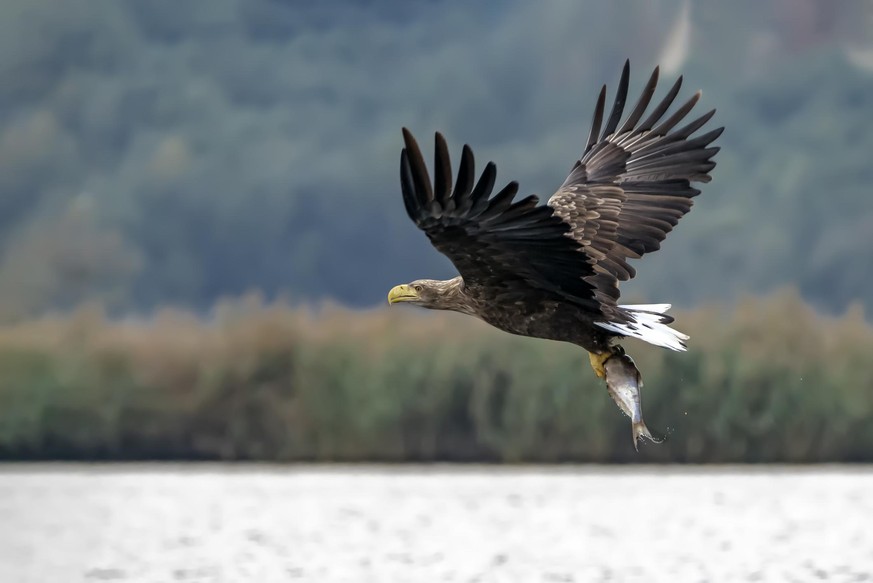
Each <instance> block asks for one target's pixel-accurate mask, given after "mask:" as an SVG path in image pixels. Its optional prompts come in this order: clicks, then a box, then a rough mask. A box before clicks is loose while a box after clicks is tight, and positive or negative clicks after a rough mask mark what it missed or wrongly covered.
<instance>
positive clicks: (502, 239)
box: [400, 62, 723, 318]
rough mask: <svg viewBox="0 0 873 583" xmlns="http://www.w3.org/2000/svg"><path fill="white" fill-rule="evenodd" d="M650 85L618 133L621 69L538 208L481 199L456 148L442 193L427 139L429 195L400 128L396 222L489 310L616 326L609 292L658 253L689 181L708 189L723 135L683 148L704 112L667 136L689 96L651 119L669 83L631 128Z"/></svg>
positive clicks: (440, 173)
mask: <svg viewBox="0 0 873 583" xmlns="http://www.w3.org/2000/svg"><path fill="white" fill-rule="evenodd" d="M658 74H659V72H658V69H655V70H654V72H653V73H652V75H651V76H650V78H649V80H648V82H647V83H646V85H645V87H644V89H643V91H642V93H641V95H640V98H639V99H638V100H637V102H636V104H635V105H634V108H633V110H632V111H631V113H630V115H629V116H628V117H627V119H625V120H624V123H622V122H621V119H622V115H623V112H624V107H625V104H626V101H627V95H628V85H629V78H630V66H629V63H627V62H626V63H625V66H624V69H623V70H622V74H621V78H620V80H619V85H618V91H617V92H616V98H615V99H614V100H613V104H612V107H611V110H610V114H609V118H608V119H607V120H606V124H605V125H604V124H603V120H604V112H605V106H606V87H605V86H604V87H603V89H602V90H601V92H600V95H599V96H598V99H597V104H596V107H595V110H594V116H593V120H592V124H591V132H590V134H589V136H588V140H587V142H586V145H585V150H584V152H583V154H582V157H581V159H579V160H578V161H577V162H576V164H575V165H574V166H573V169H572V171H571V172H570V175H569V176H568V177H567V179H566V180H565V181H564V184H563V185H562V186H561V188H560V189H559V190H558V191H557V192H556V193H555V194H554V195H553V196H552V197H551V198H550V199H549V202H548V205H540V204H539V201H538V199H537V197H536V196H529V197H527V198H524V199H522V200H519V201H515V195H516V194H517V192H518V185H517V184H516V183H515V182H510V183H509V184H507V185H506V186H505V187H504V188H503V189H502V190H500V191H499V192H498V193H497V194H495V195H493V196H492V191H493V189H494V184H495V180H496V170H495V166H494V164H493V163H491V162H489V163H488V164H487V165H486V166H485V168H484V170H483V171H482V175H481V176H480V177H479V180H478V181H475V163H474V157H473V152H472V150H470V148H469V146H466V145H465V146H464V149H463V152H462V154H461V162H460V165H459V168H458V174H457V177H456V178H455V181H454V186H453V185H452V169H451V162H450V158H449V152H448V147H447V146H446V142H445V139H444V138H443V136H442V135H441V134H436V141H435V148H434V166H433V168H434V181H433V185H431V181H430V178H429V176H428V171H427V166H426V165H425V162H424V158H423V157H422V155H421V150H420V149H419V147H418V144H417V143H416V141H415V139H414V138H413V137H412V134H410V133H409V131H408V130H407V129H405V128H404V129H403V139H404V142H405V145H406V147H405V148H404V149H403V152H402V153H401V162H400V182H401V187H402V191H403V200H404V204H405V206H406V211H407V213H408V214H409V216H410V218H411V219H412V220H413V221H414V222H415V223H416V225H418V226H419V227H420V228H421V229H422V230H424V231H425V233H427V235H428V237H429V238H430V240H431V242H432V243H433V245H434V246H435V247H436V248H437V249H438V250H439V251H440V252H442V253H443V254H445V255H446V256H447V257H448V258H449V259H450V260H451V261H452V263H453V264H454V265H455V267H456V268H457V269H458V271H459V272H460V274H461V275H462V276H463V278H464V282H465V285H467V286H473V287H475V286H479V287H480V290H482V291H484V292H487V294H490V295H492V296H493V297H494V298H495V300H498V301H499V300H504V301H507V300H509V301H543V300H544V299H546V298H551V299H560V300H563V301H571V302H574V303H576V304H578V305H580V306H583V307H585V308H586V309H589V310H591V311H592V312H599V313H601V314H602V315H604V316H605V317H607V318H620V317H621V316H620V314H618V311H617V310H616V300H617V299H618V297H619V292H618V282H619V281H624V280H627V279H630V278H631V277H633V276H634V273H635V272H634V269H633V268H632V267H631V266H630V265H628V263H627V259H631V258H639V257H641V256H642V255H644V254H645V253H649V252H652V251H654V250H656V249H658V248H659V246H660V244H661V241H663V240H664V238H665V237H666V235H667V233H669V232H670V231H671V230H672V228H673V227H674V226H675V225H676V223H677V222H678V221H679V219H681V218H682V216H684V215H685V214H686V213H687V212H688V211H689V210H690V208H691V202H692V201H691V199H692V198H693V197H694V196H696V195H697V194H699V192H700V191H699V190H697V189H696V188H694V187H692V186H691V182H694V181H698V182H708V181H709V180H710V176H709V172H710V171H711V170H712V169H713V168H714V167H715V162H713V161H712V157H713V156H714V155H715V154H716V152H718V148H717V147H711V146H710V144H711V143H712V142H713V141H714V140H715V139H716V138H717V137H718V136H719V135H720V134H721V132H722V130H723V128H718V129H715V130H712V131H709V132H707V133H705V134H702V135H700V136H697V137H692V135H693V134H694V133H695V132H696V131H698V130H699V129H700V128H701V127H703V126H704V125H705V124H706V123H707V122H708V121H709V120H710V118H711V117H712V116H713V114H714V110H713V111H709V112H707V113H705V114H704V115H702V116H700V117H698V118H696V119H693V120H692V121H690V122H689V123H687V124H686V125H684V126H682V127H681V128H679V129H677V130H674V128H675V127H676V126H677V125H678V124H679V123H681V122H682V120H683V119H685V117H686V116H687V115H688V114H689V112H690V111H691V110H692V109H693V108H694V106H695V104H696V103H697V101H698V100H699V99H700V93H699V92H698V93H696V94H694V95H693V96H692V97H691V98H690V99H688V101H686V102H685V103H683V104H682V105H681V106H679V107H678V108H677V109H676V111H675V112H674V113H673V114H671V115H670V116H669V117H667V118H666V119H663V118H664V116H665V114H666V113H667V111H668V110H669V109H670V107H671V106H672V105H673V102H674V101H675V99H676V97H677V96H678V94H679V90H680V88H681V86H682V78H681V77H680V78H679V79H678V80H677V81H676V82H675V83H674V84H673V86H672V87H671V88H670V90H669V91H668V92H667V94H666V95H665V97H664V98H663V99H662V100H661V101H660V102H658V103H657V104H656V105H655V107H654V108H653V110H652V111H651V112H650V113H649V115H648V116H647V117H645V119H644V120H643V121H642V122H640V120H641V119H643V116H644V115H646V110H647V109H648V108H649V105H650V104H651V101H652V98H653V96H654V93H655V89H656V86H657V83H658ZM474 182H475V184H474Z"/></svg>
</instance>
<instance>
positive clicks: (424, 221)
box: [400, 128, 598, 311]
mask: <svg viewBox="0 0 873 583" xmlns="http://www.w3.org/2000/svg"><path fill="white" fill-rule="evenodd" d="M403 139H404V142H405V144H406V147H405V148H404V149H403V151H402V152H401V157H400V184H401V189H402V191H403V200H404V203H405V205H406V210H407V212H408V214H409V217H410V218H411V219H412V220H413V221H414V222H415V224H416V225H418V226H419V228H421V229H422V230H424V232H425V233H426V234H427V236H428V238H429V239H430V241H431V243H433V245H434V246H435V247H436V248H437V249H438V250H439V251H440V252H442V253H443V254H444V255H446V256H447V257H448V258H449V259H450V260H451V261H452V263H453V264H454V265H455V267H456V268H457V269H458V271H459V272H460V274H461V275H462V276H463V278H464V282H465V285H466V286H468V287H477V286H479V287H480V289H484V290H487V292H488V294H490V295H492V296H493V297H494V298H495V299H501V300H503V301H542V300H543V299H545V298H551V299H559V300H562V301H571V302H574V303H577V304H579V305H580V306H582V307H585V308H586V309H589V310H591V311H598V305H597V303H596V301H595V300H594V297H593V296H594V293H593V285H592V284H591V283H588V282H586V281H585V280H584V279H583V278H582V275H588V274H591V273H593V272H592V270H591V267H590V266H589V265H587V263H586V261H585V259H586V257H585V255H584V254H583V253H582V250H581V248H580V246H579V244H578V243H576V242H575V241H574V240H573V239H571V238H570V237H568V236H567V234H568V232H569V227H568V225H567V224H566V223H564V222H563V221H561V220H560V218H558V217H556V216H555V215H554V212H553V210H552V209H551V208H549V207H548V206H545V205H541V204H539V199H538V198H537V197H536V196H528V197H526V198H523V199H521V200H518V201H515V200H514V197H515V195H516V193H517V192H518V184H517V183H515V182H510V183H509V184H507V185H506V186H505V187H504V188H503V189H502V190H500V191H499V192H498V193H497V194H494V195H493V196H491V193H492V190H493V188H494V183H495V176H496V172H495V168H494V164H491V163H489V164H488V165H486V167H485V170H484V171H483V172H482V176H481V177H480V178H479V181H478V182H477V183H476V184H475V186H473V177H474V172H475V164H474V159H473V153H472V151H471V150H470V149H469V148H468V147H465V148H464V152H463V154H462V156H461V164H460V167H459V169H458V176H457V179H456V180H455V184H454V187H452V186H451V181H450V177H451V166H450V161H449V158H448V151H447V149H446V148H445V147H444V145H445V141H444V139H443V137H442V135H440V134H437V135H436V146H435V157H436V159H435V161H434V168H435V172H436V173H438V175H439V178H435V180H434V186H433V188H431V187H430V178H429V176H428V172H427V167H426V165H425V163H424V158H423V157H422V155H421V150H420V149H419V147H418V144H417V143H416V141H415V138H413V136H412V134H411V133H409V131H408V130H406V129H405V128H404V130H403ZM486 295H487V294H486Z"/></svg>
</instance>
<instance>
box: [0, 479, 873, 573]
mask: <svg viewBox="0 0 873 583" xmlns="http://www.w3.org/2000/svg"><path fill="white" fill-rule="evenodd" d="M0 468H2V469H0V581H3V582H6V581H9V582H13V581H14V582H19V583H28V582H39V583H48V582H51V583H54V582H68V581H123V582H146V581H149V582H151V581H154V582H163V581H169V582H172V581H185V582H195V581H196V582H199V581H203V582H233V583H236V582H244V581H257V582H272V581H317V582H339V581H343V582H350V583H351V582H354V583H361V582H369V581H374V582H380V583H382V582H393V581H396V582H404V583H408V582H415V581H426V582H437V581H463V582H474V581H476V582H480V583H486V582H492V581H493V582H504V581H506V582H509V581H524V582H536V581H543V582H570V581H573V582H578V581H585V582H587V581H645V582H647V583H652V582H657V581H812V580H827V581H864V580H873V529H871V520H873V471H871V470H870V469H866V468H849V467H825V468H802V469H796V468H794V469H789V468H775V469H772V468H771V469H760V468H752V469H751V470H750V469H749V468H707V469H699V468H698V469H689V468H676V467H671V468H656V467H621V468H606V467H583V468H559V469H554V468H525V469H502V468H493V467H464V468H456V467H452V466H447V467H439V466H438V467H369V466H362V467H348V466H344V467H320V466H302V467H301V466H295V467H290V468H283V467H271V466H219V465H215V466H203V465H137V466H124V465H116V466H112V465H106V466H87V465H69V466H66V465H63V466H61V465H59V466H52V465H44V466H43V465H39V466H15V465H10V466H6V467H2V466H0Z"/></svg>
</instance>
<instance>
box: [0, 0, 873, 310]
mask: <svg viewBox="0 0 873 583" xmlns="http://www.w3.org/2000/svg"><path fill="white" fill-rule="evenodd" d="M807 4H809V3H807ZM682 5H683V3H682V2H643V3H640V2H632V1H628V0H623V1H621V2H596V1H593V0H587V1H580V2H567V1H565V2H558V3H553V4H550V5H549V6H548V7H540V6H539V5H536V4H532V3H524V2H509V3H503V2H483V3H475V4H471V3H469V2H463V1H461V0H439V1H437V2H427V3H409V2H404V1H402V0H385V1H383V2H363V3H362V2H353V1H352V0H340V1H337V2H325V3H317V2H316V3H308V4H307V3H302V2H287V1H286V2H279V1H276V0H209V1H208V2H207V1H204V0H196V1H195V0H189V1H187V2H183V3H180V2H174V1H169V0H161V1H151V2H144V1H142V0H65V1H63V2H57V1H53V0H6V1H5V2H2V3H0V319H2V320H4V321H10V320H14V319H16V318H27V317H31V316H33V315H34V314H39V313H43V312H44V311H45V310H47V309H51V308H56V307H59V306H60V307H69V306H71V305H75V304H77V303H78V302H80V301H82V300H87V299H93V298H98V299H100V300H101V301H112V302H114V303H113V304H112V305H113V306H114V307H115V308H117V309H118V310H124V311H128V312H129V311H131V310H143V311H145V310H149V309H152V308H153V307H154V306H160V305H164V304H166V303H168V302H172V303H174V304H175V305H184V306H187V307H190V308H194V309H206V308H207V307H208V306H209V305H211V304H212V303H214V301H216V299H217V298H220V297H222V296H224V295H231V296H233V295H238V294H240V293H243V292H244V291H245V290H247V289H251V288H257V289H262V290H264V291H265V292H266V293H267V294H269V295H271V296H272V295H273V294H275V293H278V292H281V291H284V290H287V291H289V292H290V293H291V294H292V296H293V297H295V298H302V299H307V300H311V299H320V298H324V297H330V298H334V299H337V300H340V301H343V302H344V303H347V304H351V305H356V306H363V305H374V304H376V303H377V302H380V301H381V300H382V299H383V296H384V290H385V288H386V287H390V285H391V284H393V283H396V282H402V281H408V280H411V279H414V278H416V277H443V276H447V275H449V274H450V273H451V270H450V268H449V267H448V266H447V263H446V262H445V260H444V259H443V258H442V257H440V256H439V254H437V253H436V252H434V251H433V250H432V249H430V248H429V246H428V243H427V241H426V239H425V238H424V237H423V236H422V235H421V233H419V232H418V231H417V229H416V228H415V227H414V226H413V225H412V224H411V223H410V222H409V221H408V219H407V218H406V216H405V215H404V210H403V205H402V203H401V200H400V194H399V185H398V182H397V159H398V156H399V151H400V148H401V140H400V132H399V129H400V127H401V126H408V127H410V128H412V129H413V130H414V131H415V132H416V135H418V136H420V138H421V140H422V143H423V144H424V145H425V147H426V148H427V146H429V142H430V139H429V138H428V137H427V136H429V135H430V134H431V132H433V131H435V130H441V131H444V132H445V133H446V135H447V138H448V140H449V144H450V147H451V149H452V154H453V155H454V156H455V158H456V159H457V156H458V154H459V152H460V147H461V144H462V143H465V142H466V143H470V144H471V145H472V147H473V148H474V151H475V152H476V156H477V161H478V162H479V165H478V167H479V168H481V167H482V165H483V164H484V163H485V161H486V160H494V161H495V162H496V163H497V167H498V180H499V181H500V182H504V181H509V180H518V181H519V182H520V184H521V190H522V192H524V193H525V194H526V193H529V192H538V193H540V194H542V195H544V196H548V194H549V193H551V192H553V191H554V189H555V188H556V187H557V186H558V184H560V181H561V180H562V179H563V178H564V176H565V175H566V172H567V170H568V169H569V168H570V167H571V165H572V162H573V157H574V156H575V155H576V154H577V153H579V152H580V149H581V145H582V144H583V143H584V139H585V136H586V133H587V131H588V123H589V119H590V115H591V111H592V108H593V105H594V101H595V99H596V96H597V90H598V88H599V87H600V85H601V84H602V83H607V84H608V85H609V89H610V96H611V95H613V93H612V92H613V91H614V88H615V84H616V82H617V78H618V74H619V70H620V67H621V64H622V62H623V61H624V59H625V58H628V57H629V58H630V59H631V63H632V91H633V92H636V91H637V90H638V89H639V88H640V87H641V86H642V84H643V82H644V79H645V77H646V75H647V74H648V72H649V70H650V69H651V68H652V67H654V66H655V65H656V64H658V62H659V61H660V62H661V64H663V65H665V67H666V68H667V70H663V71H662V87H661V90H660V92H659V93H658V95H663V93H664V92H665V91H666V89H665V88H664V87H663V85H666V84H667V83H669V82H670V81H671V80H672V79H673V78H675V77H676V76H678V75H679V74H680V73H684V74H685V87H684V88H683V92H682V94H681V96H682V97H681V98H685V97H688V96H690V95H691V93H692V92H693V91H694V90H696V89H697V88H700V89H702V90H703V98H702V100H701V103H700V105H699V106H698V108H699V109H700V110H701V112H702V111H704V110H705V109H709V108H717V109H718V113H717V114H716V116H715V118H714V120H713V124H723V125H724V126H726V128H727V130H726V132H725V134H724V135H723V136H722V137H721V138H720V139H719V141H718V144H719V145H720V146H722V148H723V149H722V152H720V153H719V155H718V157H717V161H718V167H717V168H716V169H715V171H714V173H713V182H712V183H711V184H708V185H705V187H704V188H703V195H702V196H701V197H700V198H699V199H697V202H696V206H695V210H694V212H693V213H692V214H691V215H690V216H689V217H687V218H686V219H684V220H683V222H682V223H681V224H680V225H679V228H678V229H677V230H676V232H675V233H674V234H671V236H670V238H669V239H668V240H667V241H666V243H665V248H664V250H663V251H662V252H660V253H657V254H654V255H653V256H651V258H649V257H647V258H646V259H645V261H642V262H638V267H639V270H640V277H639V279H638V280H637V281H635V282H634V286H635V288H634V289H635V290H637V291H638V292H639V293H641V294H643V295H645V296H647V297H648V298H651V299H652V300H653V301H661V300H670V301H674V302H679V301H682V302H685V303H686V304H687V305H690V304H693V303H695V302H700V301H702V300H704V299H712V298H719V299H729V300H734V299H736V297H738V296H739V295H740V294H741V293H744V292H751V293H759V292H762V291H766V290H769V289H771V288H773V287H776V286H781V285H786V284H795V285H796V286H797V287H798V288H799V289H800V290H801V293H802V294H803V296H804V297H805V298H807V299H810V300H812V301H814V302H815V303H816V305H817V306H820V307H826V308H828V309H830V310H832V311H834V312H838V311H841V310H842V309H844V308H845V307H846V306H847V305H848V304H849V303H850V302H852V301H855V300H860V301H862V302H864V303H865V304H866V305H868V306H869V305H871V303H873V285H871V273H873V271H871V270H869V269H860V268H858V266H859V265H860V266H864V265H870V264H873V255H871V254H873V210H871V206H870V202H869V200H870V197H869V192H870V184H871V183H873V165H871V164H870V160H869V158H870V152H871V151H873V116H871V115H870V112H871V111H873V76H871V73H870V71H869V63H868V64H867V66H866V68H865V66H864V65H863V63H862V64H858V63H855V64H852V63H853V62H854V61H853V60H852V59H850V58H849V57H850V55H851V54H852V51H853V50H854V52H855V53H861V54H864V52H865V51H869V48H868V47H869V40H870V39H869V33H867V32H865V31H867V30H868V29H870V27H869V26H866V25H865V23H868V22H869V17H870V14H871V10H873V9H871V8H870V6H869V3H868V4H862V3H858V2H830V3H827V2H816V3H815V5H816V6H817V8H816V9H815V10H813V9H811V8H810V6H811V4H810V5H808V6H806V9H805V10H798V9H797V8H796V7H795V6H794V5H793V4H792V3H790V2H755V1H752V0H743V1H738V2H720V1H717V0H700V1H696V2H693V3H691V4H690V7H691V8H690V13H689V14H690V24H689V26H690V36H689V39H688V42H689V43H690V44H689V45H688V46H687V47H686V48H687V51H685V52H686V58H685V59H684V60H683V61H682V62H681V63H678V62H676V63H673V65H672V66H668V63H667V62H666V61H668V59H665V58H662V57H661V56H660V55H662V54H663V50H664V47H665V45H666V44H667V43H668V41H670V40H671V37H670V34H671V32H670V31H672V30H675V23H676V20H677V18H678V16H679V14H680V13H681V12H682V8H681V7H682ZM34 31H38V34H35V33H34ZM853 31H854V32H853ZM865 34H867V35H868V36H867V37H865V36H864V35H865ZM680 44H681V43H680ZM855 61H857V59H855ZM83 205H84V206H87V207H88V208H87V209H86V210H87V213H86V214H87V217H86V219H83V220H79V219H76V220H71V219H70V218H69V217H70V215H71V214H75V213H76V212H79V211H81V208H80V207H82V206H83ZM77 209H78V210H77ZM68 241H72V242H73V243H72V244H71V245H69V246H68V247H66V246H65V243H66V242H68ZM724 274H729V276H730V277H725V276H724ZM691 282H693V284H694V285H690V283H691Z"/></svg>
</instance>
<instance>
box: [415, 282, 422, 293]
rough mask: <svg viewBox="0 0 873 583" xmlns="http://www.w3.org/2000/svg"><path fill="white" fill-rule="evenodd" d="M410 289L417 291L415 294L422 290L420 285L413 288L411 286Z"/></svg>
mask: <svg viewBox="0 0 873 583" xmlns="http://www.w3.org/2000/svg"><path fill="white" fill-rule="evenodd" d="M412 288H413V289H414V290H415V291H417V292H420V291H421V290H422V289H423V288H422V287H421V286H420V285H418V284H415V285H414V286H412Z"/></svg>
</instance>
